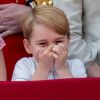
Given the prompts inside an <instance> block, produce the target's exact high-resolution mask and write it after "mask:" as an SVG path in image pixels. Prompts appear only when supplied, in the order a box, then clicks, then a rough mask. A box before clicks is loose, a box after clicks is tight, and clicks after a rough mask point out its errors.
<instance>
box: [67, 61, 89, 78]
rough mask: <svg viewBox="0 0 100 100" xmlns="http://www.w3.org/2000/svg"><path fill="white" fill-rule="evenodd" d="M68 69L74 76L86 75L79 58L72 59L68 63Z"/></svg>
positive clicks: (82, 76)
mask: <svg viewBox="0 0 100 100" xmlns="http://www.w3.org/2000/svg"><path fill="white" fill-rule="evenodd" d="M69 69H70V71H71V73H72V74H73V76H74V77H76V78H85V77H87V74H86V69H85V66H84V64H83V63H82V62H81V61H80V60H79V59H75V60H72V61H71V62H70V64H69Z"/></svg>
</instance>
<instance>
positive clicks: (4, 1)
mask: <svg viewBox="0 0 100 100" xmlns="http://www.w3.org/2000/svg"><path fill="white" fill-rule="evenodd" d="M8 3H16V0H0V4H8ZM18 3H19V4H25V0H18Z"/></svg>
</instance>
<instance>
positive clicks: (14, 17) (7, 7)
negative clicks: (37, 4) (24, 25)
mask: <svg viewBox="0 0 100 100" xmlns="http://www.w3.org/2000/svg"><path fill="white" fill-rule="evenodd" d="M26 8H28V9H30V7H27V6H25V5H20V4H14V3H10V4H0V34H1V36H2V37H6V36H9V35H12V34H15V33H19V32H22V30H21V27H20V22H19V21H20V19H19V18H20V16H22V15H23V14H24V13H25V11H26V10H28V9H26Z"/></svg>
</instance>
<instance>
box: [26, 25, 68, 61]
mask: <svg viewBox="0 0 100 100" xmlns="http://www.w3.org/2000/svg"><path fill="white" fill-rule="evenodd" d="M68 41H69V40H68V39H67V36H64V35H59V34H57V33H56V32H54V31H52V30H51V29H50V28H48V27H46V26H44V25H41V24H37V25H35V26H34V31H32V35H31V38H30V42H29V41H28V40H26V39H24V47H25V49H26V51H27V52H28V53H31V54H32V55H33V56H34V57H35V59H36V60H37V61H38V55H39V53H40V52H43V51H45V50H46V48H48V47H49V46H51V45H54V46H55V45H57V44H59V43H61V44H64V46H65V48H66V50H67V48H68Z"/></svg>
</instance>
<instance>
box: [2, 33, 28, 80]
mask: <svg viewBox="0 0 100 100" xmlns="http://www.w3.org/2000/svg"><path fill="white" fill-rule="evenodd" d="M4 40H5V42H6V46H5V47H4V49H3V52H4V58H5V63H6V66H7V77H8V80H10V79H11V76H12V72H13V69H14V66H15V63H16V62H17V60H18V59H20V58H21V57H24V56H28V54H27V53H26V51H25V49H24V46H23V36H22V34H16V35H11V36H8V37H6V38H5V39H4Z"/></svg>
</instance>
